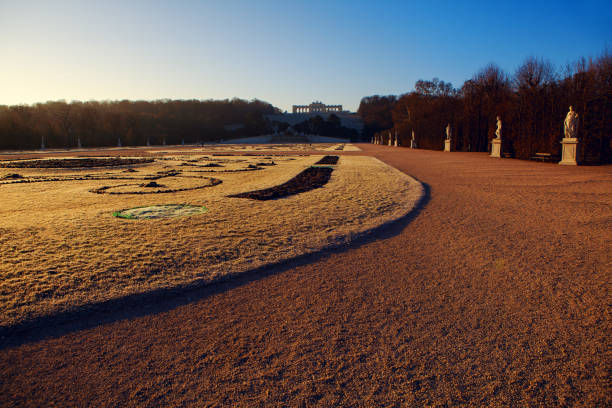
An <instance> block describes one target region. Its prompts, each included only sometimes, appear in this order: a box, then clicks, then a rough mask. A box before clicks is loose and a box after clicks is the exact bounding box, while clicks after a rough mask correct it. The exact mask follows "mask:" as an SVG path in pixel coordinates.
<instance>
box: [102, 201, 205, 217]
mask: <svg viewBox="0 0 612 408" xmlns="http://www.w3.org/2000/svg"><path fill="white" fill-rule="evenodd" d="M206 212H208V208H206V207H204V206H202V205H190V204H158V205H148V206H143V207H135V208H129V209H126V210H121V211H115V212H114V213H113V216H115V217H117V218H125V219H127V220H154V219H158V218H174V217H189V216H191V215H197V214H204V213H206Z"/></svg>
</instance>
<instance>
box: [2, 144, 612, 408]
mask: <svg viewBox="0 0 612 408" xmlns="http://www.w3.org/2000/svg"><path fill="white" fill-rule="evenodd" d="M360 147H362V148H363V149H364V151H363V152H358V153H359V154H371V155H374V156H376V157H379V158H380V159H382V160H383V161H385V162H387V163H389V164H391V165H393V166H395V167H397V168H398V169H400V170H402V171H405V172H406V173H408V174H410V175H413V176H415V177H417V178H418V179H419V180H421V181H422V182H424V183H426V185H427V186H428V189H429V199H428V200H427V201H426V203H425V204H424V206H423V207H422V208H421V209H420V210H419V211H418V213H417V214H414V216H413V217H410V218H408V219H407V220H405V221H404V222H400V223H398V224H396V225H394V226H392V227H390V228H388V229H387V230H385V231H382V232H380V233H379V234H378V235H377V236H376V237H374V238H372V239H369V240H367V241H366V242H363V243H362V244H361V245H358V246H353V247H351V248H348V249H345V250H337V251H333V252H328V253H326V254H323V255H319V256H311V257H309V258H306V259H301V260H299V261H296V262H293V263H292V264H286V265H284V266H280V267H276V268H274V269H266V270H261V271H257V272H255V273H252V274H250V275H248V276H242V277H239V278H236V279H234V280H232V281H229V282H225V283H222V284H219V285H217V286H214V287H209V288H206V289H204V290H200V291H198V292H191V293H183V294H178V295H177V296H176V297H175V298H172V299H167V300H166V301H165V302H156V303H154V304H143V305H142V306H140V307H137V308H135V309H131V310H126V311H124V312H121V313H115V314H114V315H103V314H102V315H92V316H89V317H87V318H84V319H82V320H81V321H79V322H78V323H74V324H72V325H69V326H63V327H61V328H57V329H56V330H51V329H46V330H45V331H39V332H36V333H25V334H23V335H22V337H21V338H20V340H19V342H20V343H21V344H20V345H17V346H11V347H5V348H4V349H3V350H2V351H0V372H1V373H2V374H1V376H0V405H2V406H53V405H58V406H126V405H132V406H398V407H399V406H459V405H467V406H610V405H611V404H612V387H611V385H612V384H611V381H610V378H611V376H612V354H611V351H610V350H611V347H610V346H611V342H610V340H609V339H610V336H611V334H612V325H611V322H612V319H611V315H610V310H611V309H610V301H611V296H610V278H611V275H612V272H611V271H612V260H611V252H610V248H612V167H611V166H602V167H562V166H558V165H553V164H540V163H533V162H524V161H518V160H504V159H491V158H489V157H487V156H486V155H485V154H479V153H443V152H433V151H423V150H417V151H410V150H408V149H403V148H393V147H383V146H371V145H360ZM339 153H341V152H339ZM355 153H357V152H355ZM45 336H51V337H45ZM41 338H42V339H41ZM5 341H6V339H5Z"/></svg>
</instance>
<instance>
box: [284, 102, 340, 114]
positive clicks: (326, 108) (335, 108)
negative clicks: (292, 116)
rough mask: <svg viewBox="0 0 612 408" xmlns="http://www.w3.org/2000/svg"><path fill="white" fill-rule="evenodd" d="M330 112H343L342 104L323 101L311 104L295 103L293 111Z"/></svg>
mask: <svg viewBox="0 0 612 408" xmlns="http://www.w3.org/2000/svg"><path fill="white" fill-rule="evenodd" d="M319 112H321V113H328V112H342V105H325V104H323V103H321V102H313V103H311V104H310V105H293V113H319Z"/></svg>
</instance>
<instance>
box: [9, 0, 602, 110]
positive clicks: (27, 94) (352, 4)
mask: <svg viewBox="0 0 612 408" xmlns="http://www.w3.org/2000/svg"><path fill="white" fill-rule="evenodd" d="M611 46H612V2H611V1H571V2H570V1H506V2H499V1H460V0H455V1H427V0H426V1H419V2H409V1H334V0H328V1H316V0H314V1H293V0H284V1H265V0H259V1H257V0H252V1H234V0H217V1H128V0H123V1H108V0H106V1H86V0H82V1H59V0H53V1H51V0H48V1H27V0H0V55H1V58H0V104H19V103H34V102H44V101H47V100H57V99H65V100H67V101H71V100H90V99H97V100H106V99H108V100H117V99H161V98H171V99H191V98H196V99H209V98H212V99H223V98H232V97H239V98H244V99H253V98H258V99H261V100H265V101H268V102H270V103H272V104H274V105H275V106H278V107H280V108H281V109H290V107H291V105H292V104H308V103H310V102H312V101H313V100H321V101H323V102H325V103H327V104H342V105H344V106H345V108H348V109H350V110H356V109H357V106H358V105H359V101H360V99H361V98H362V97H363V96H366V95H373V94H380V95H383V94H400V93H404V92H408V91H410V90H412V89H413V88H414V83H415V81H416V80H418V79H431V78H433V77H438V78H440V79H442V80H444V81H450V82H452V83H453V85H454V86H456V87H459V86H461V84H462V83H463V82H464V81H465V80H466V79H469V78H470V77H471V76H472V75H473V74H474V73H475V72H476V71H478V70H479V69H480V68H481V67H483V66H484V65H486V64H487V63H489V62H495V63H497V64H498V65H499V66H501V68H502V69H504V70H505V71H506V72H508V73H512V72H514V71H515V69H516V67H517V66H518V65H519V64H520V63H521V62H522V61H523V60H524V59H525V58H527V57H529V56H538V57H544V58H545V59H548V60H550V61H551V62H552V63H553V64H555V66H557V67H559V66H561V65H563V64H566V63H568V62H572V61H574V60H576V59H577V58H579V57H583V56H584V57H589V56H596V55H599V54H601V52H602V51H603V50H604V49H606V48H608V49H609V48H610V47H611Z"/></svg>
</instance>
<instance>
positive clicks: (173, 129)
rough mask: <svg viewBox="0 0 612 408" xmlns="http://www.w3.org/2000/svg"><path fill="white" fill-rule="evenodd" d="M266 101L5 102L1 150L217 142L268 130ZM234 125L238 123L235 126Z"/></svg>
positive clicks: (0, 111) (0, 127) (0, 128)
mask: <svg viewBox="0 0 612 408" xmlns="http://www.w3.org/2000/svg"><path fill="white" fill-rule="evenodd" d="M272 113H278V110H277V109H276V108H274V107H273V106H272V105H270V104H269V103H266V102H262V101H258V100H254V101H245V100H241V99H232V100H221V101H213V100H206V101H199V100H160V101H152V102H148V101H116V102H96V101H90V102H72V103H66V102H64V101H57V102H47V103H39V104H35V105H31V106H30V105H19V106H0V149H35V148H40V147H42V146H44V147H46V148H65V147H77V146H82V147H87V146H89V147H95V146H117V145H122V146H126V145H129V146H137V145H141V146H142V145H146V144H159V145H161V144H165V143H167V144H180V143H203V142H212V141H218V140H220V139H224V138H228V137H232V136H234V135H233V133H235V131H232V130H231V129H232V128H233V127H232V126H228V125H232V124H239V125H238V126H237V128H239V132H240V135H246V136H252V135H258V134H264V133H269V132H270V131H271V125H270V123H269V121H267V120H265V117H264V115H267V114H272ZM234 128H235V127H234Z"/></svg>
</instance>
